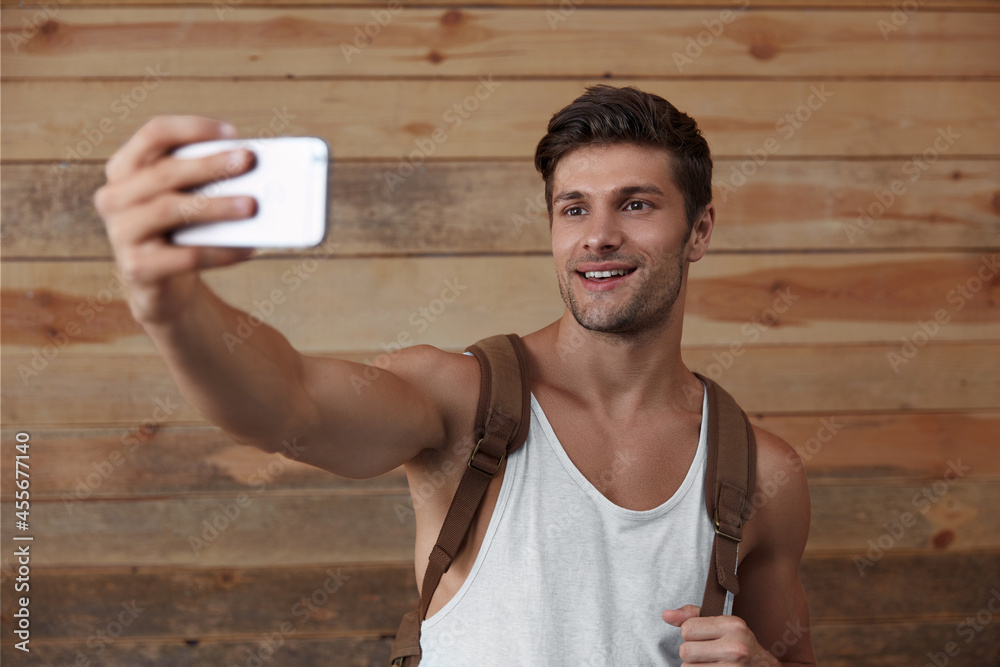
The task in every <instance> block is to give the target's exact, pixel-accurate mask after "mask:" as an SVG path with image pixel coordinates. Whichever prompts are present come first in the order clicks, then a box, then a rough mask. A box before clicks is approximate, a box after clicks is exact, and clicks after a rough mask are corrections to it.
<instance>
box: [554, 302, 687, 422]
mask: <svg viewBox="0 0 1000 667" xmlns="http://www.w3.org/2000/svg"><path fill="white" fill-rule="evenodd" d="M674 320H675V318H673V317H671V318H670V319H669V320H668V321H666V322H664V325H663V327H661V328H660V329H657V330H651V331H646V332H642V333H639V334H635V335H632V334H628V335H626V334H608V333H602V332H594V331H589V330H587V329H584V328H583V327H581V326H580V324H579V323H578V322H577V321H576V319H575V318H574V317H573V316H572V314H570V313H569V311H566V312H565V313H564V314H563V316H562V318H560V319H559V320H558V321H556V322H554V323H553V324H551V325H550V326H548V327H546V328H545V329H543V330H542V331H540V332H538V333H539V335H541V336H543V337H544V338H545V339H547V340H546V342H547V343H548V345H546V347H548V348H549V350H550V354H548V355H546V361H545V366H546V367H547V368H548V369H549V370H550V371H551V372H550V373H545V376H546V377H545V381H546V383H547V384H550V385H553V386H555V387H557V388H558V389H560V390H562V391H567V392H569V393H571V394H573V395H575V396H577V397H579V399H580V400H582V401H583V402H584V403H586V404H587V405H590V406H593V407H594V409H597V410H600V411H602V412H605V413H607V414H618V415H632V414H638V413H640V412H642V411H643V410H644V409H646V408H649V407H652V406H657V407H660V408H662V406H663V405H664V404H668V405H676V406H678V407H681V408H688V409H694V410H697V411H699V412H700V410H701V396H702V386H701V383H700V382H699V381H698V379H697V378H695V377H694V375H693V374H692V373H691V372H690V371H689V370H688V369H687V367H686V366H685V365H684V362H683V360H682V359H681V353H680V338H681V321H680V318H679V317H678V318H676V321H674ZM553 353H554V354H553Z"/></svg>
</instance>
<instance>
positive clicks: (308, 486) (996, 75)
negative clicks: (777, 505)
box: [0, 0, 1000, 666]
mask: <svg viewBox="0 0 1000 667" xmlns="http://www.w3.org/2000/svg"><path fill="white" fill-rule="evenodd" d="M283 5H287V6H283ZM743 5H744V3H741V2H735V3H734V2H729V1H728V0H712V1H711V2H705V3H701V4H698V5H693V4H692V3H689V2H683V1H681V0H678V1H676V2H674V1H670V0H664V1H657V0H630V2H629V3H628V6H627V7H623V6H619V5H618V4H616V3H612V2H609V1H608V0H603V1H601V0H586V1H584V0H579V1H574V0H561V1H559V2H557V1H556V0H487V1H486V2H481V3H477V4H476V5H475V6H474V7H463V6H458V5H452V4H450V3H446V2H423V1H421V0H413V1H411V2H402V3H396V2H393V3H389V2H387V1H383V0H377V1H376V0H371V1H368V2H366V1H363V0H357V1H355V2H346V1H345V2H341V1H338V0H288V2H287V3H284V2H281V3H278V2H272V3H254V2H251V1H249V0H244V1H241V0H215V1H214V2H211V3H210V2H207V0H205V1H192V2H189V3H186V4H185V5H175V6H171V5H166V4H163V3H160V2H157V1H156V0H149V2H143V1H140V0H133V1H125V2H108V1H107V0H92V1H72V0H60V1H59V2H48V3H44V4H41V5H30V4H27V3H22V2H14V1H13V0H4V1H3V11H2V23H3V28H2V31H3V35H2V43H0V55H2V69H3V82H2V86H0V91H2V112H3V113H2V144H0V148H2V161H0V170H2V174H0V176H2V196H0V201H2V254H3V265H2V289H3V303H2V306H3V318H2V336H3V338H2V342H3V345H2V361H3V369H2V370H3V374H2V408H0V417H2V420H3V429H2V433H0V435H2V448H0V449H2V457H3V459H2V461H3V463H2V468H3V490H2V501H3V503H2V512H3V513H2V517H3V519H2V525H3V529H2V545H3V546H2V547H0V550H2V551H0V560H2V565H3V569H2V572H3V582H2V586H3V602H2V615H3V626H4V631H3V636H2V652H0V657H2V660H3V662H4V663H5V664H12V665H69V664H72V665H98V664H99V665H116V666H117V665H261V664H275V665H288V664H294V665H320V664H323V665H376V664H385V658H386V656H387V655H388V647H389V644H390V641H391V636H392V634H393V633H394V630H395V624H396V623H397V621H398V619H399V617H400V616H401V614H402V613H403V612H404V611H405V610H407V609H408V608H409V607H410V606H411V605H412V604H413V603H414V602H415V587H414V582H413V574H412V539H413V521H412V514H411V513H410V511H409V505H408V491H407V488H406V484H405V479H404V477H403V476H402V474H401V472H400V471H395V472H393V473H391V474H387V475H385V476H383V477H380V478H376V479H372V480H367V481H361V482H356V481H348V480H341V479H337V478H335V477H333V476H331V475H327V474H324V473H321V472H319V471H316V470H313V469H309V468H307V467H305V466H302V465H300V464H296V463H294V462H291V461H288V460H285V459H282V458H278V457H270V456H266V455H263V454H260V453H256V452H254V451H249V450H246V449H241V448H239V447H237V446H236V445H234V444H233V442H231V441H230V440H229V439H228V438H227V437H225V436H224V435H222V434H221V433H220V432H219V431H218V430H216V429H214V428H212V427H210V426H208V425H207V424H205V422H204V421H202V420H201V419H200V418H199V416H198V415H197V414H196V413H195V412H194V411H193V410H192V409H191V408H190V407H189V406H187V405H186V404H185V403H184V402H183V401H182V400H181V399H180V397H179V395H178V392H177V391H176V389H175V388H174V386H173V384H172V382H171V380H170V378H169V377H168V375H167V374H166V372H165V369H164V366H163V364H162V362H161V361H160V360H159V358H158V357H157V356H156V354H155V352H154V350H153V348H152V346H151V344H150V343H149V341H148V340H147V339H146V338H145V337H144V336H143V335H142V334H141V332H140V330H139V328H138V327H137V326H136V325H135V324H134V323H133V322H132V321H131V319H130V317H129V314H128V309H127V307H126V306H125V304H124V302H123V300H122V292H121V285H120V283H118V281H117V279H116V278H115V276H114V271H113V264H112V262H111V261H110V256H109V250H108V246H107V243H106V241H105V238H104V236H103V234H102V227H101V224H100V221H99V220H98V218H97V216H96V213H95V212H94V211H93V209H92V206H91V200H90V198H91V196H92V193H93V191H94V189H95V188H96V187H98V186H99V185H100V184H101V182H102V178H103V176H102V168H103V161H104V160H105V159H106V158H107V157H108V156H109V155H110V154H111V153H112V152H113V151H114V149H115V148H116V147H117V146H119V145H120V144H121V142H122V141H124V140H125V139H126V138H127V137H128V136H130V135H131V133H132V132H133V131H134V130H135V129H136V128H137V127H138V126H140V125H141V124H142V123H143V122H144V120H145V119H146V118H148V117H149V116H152V115H154V114H161V113H199V114H205V115H212V116H216V117H221V118H227V119H230V120H232V121H234V122H235V123H236V124H237V125H238V126H239V128H240V130H241V132H242V133H243V135H245V136H262V135H267V134H268V133H270V132H272V131H277V132H278V133H279V134H287V135H302V134H315V135H319V136H323V137H324V138H326V139H327V140H328V141H329V142H330V144H331V145H332V147H333V152H334V156H335V158H334V159H335V165H334V170H333V175H332V193H333V194H332V198H331V206H332V221H333V223H332V230H331V233H330V235H329V237H328V240H327V242H326V243H325V244H324V245H323V246H322V247H321V248H320V249H318V250H316V251H310V252H308V253H299V254H271V255H268V256H266V257H262V258H260V259H258V260H257V261H254V262H251V263H248V264H246V265H243V266H241V267H239V268H235V269H232V270H227V271H222V272H218V273H215V274H212V275H210V281H211V283H212V284H213V286H215V287H216V288H217V289H218V290H219V291H220V293H222V294H223V295H224V297H226V298H227V299H229V300H231V301H232V302H234V303H236V304H238V305H240V306H242V307H244V308H246V309H256V310H257V311H258V312H260V313H261V314H263V315H264V316H265V317H266V318H267V319H268V321H269V322H270V323H272V324H274V325H275V326H277V327H278V328H279V329H280V330H282V331H283V332H285V333H286V335H288V337H289V338H290V339H291V340H292V341H293V343H294V344H295V345H297V346H298V347H300V348H301V349H303V350H306V351H309V352H312V353H316V354H324V355H344V356H348V357H350V358H354V359H362V360H368V361H374V360H375V359H376V357H378V356H379V355H380V354H383V353H384V352H385V351H386V350H391V349H392V346H393V345H394V344H395V343H396V341H398V340H400V339H403V340H407V341H412V342H421V343H424V342H426V343H432V344H435V345H439V346H442V347H444V348H447V349H455V350H458V349H461V348H462V347H464V346H465V345H466V344H467V343H469V342H471V341H473V340H475V339H477V338H478V337H480V336H483V335H487V334H491V333H496V332H499V331H504V330H508V331H516V332H519V333H522V334H523V333H527V332H529V331H532V330H533V329H535V328H537V327H539V326H542V325H544V324H546V323H548V322H549V321H551V320H553V319H554V318H556V317H557V316H558V315H559V313H560V312H561V303H560V300H559V297H558V293H557V290H556V288H555V281H554V280H553V276H552V269H551V263H550V259H549V257H548V255H547V253H548V238H547V223H546V220H545V218H544V215H543V214H542V211H543V210H544V205H543V203H542V202H541V200H540V198H539V195H540V192H541V184H540V182H539V180H538V177H537V175H536V174H535V173H534V172H533V169H532V166H531V155H532V151H533V148H534V145H535V143H536V142H537V140H538V139H539V138H540V136H541V135H542V134H543V132H544V127H545V124H546V122H547V121H548V118H549V116H550V115H551V114H552V113H553V112H555V111H556V110H557V109H559V108H560V107H562V106H563V105H564V104H566V103H568V102H569V101H570V100H571V99H573V98H574V97H575V96H576V95H578V94H579V93H580V92H581V91H582V89H583V86H584V85H585V84H587V83H589V82H595V81H609V82H612V83H616V84H624V83H636V84H637V85H640V86H641V87H643V88H646V89H649V90H651V91H654V92H657V93H659V94H662V95H664V96H666V97H667V98H668V99H670V100H672V101H673V102H674V103H675V104H677V106H679V107H680V108H681V109H683V110H686V111H687V112H689V113H691V114H692V115H693V116H694V117H695V118H696V119H698V120H699V122H700V124H701V126H702V127H703V128H704V130H705V132H706V135H707V137H708V139H709V142H710V144H711V146H712V149H713V152H714V154H715V157H716V175H715V185H716V203H717V205H718V210H719V216H718V217H719V224H718V226H717V230H716V234H715V238H714V241H713V250H712V252H711V254H710V256H709V257H708V258H706V259H705V260H704V261H703V262H702V263H700V264H698V265H696V266H695V267H694V269H693V272H692V278H691V287H690V292H691V293H690V298H689V304H688V313H687V318H688V319H687V325H686V329H685V354H686V359H687V361H688V362H689V363H690V365H691V366H692V367H693V368H695V369H698V370H701V371H703V372H706V373H708V374H709V375H711V376H713V377H715V378H717V379H719V380H720V381H721V382H722V383H723V384H724V385H725V386H726V387H727V388H729V390H730V391H731V392H733V393H734V394H735V395H736V397H737V398H738V399H739V400H740V401H741V402H743V404H744V405H745V406H746V408H747V409H748V410H749V411H751V412H752V416H753V419H754V420H755V421H756V422H757V423H759V424H761V425H762V426H764V427H766V428H769V429H772V430H773V431H775V432H776V433H778V434H779V435H781V436H783V437H784V438H786V439H787V440H788V441H789V442H790V443H792V444H793V445H794V446H795V447H796V448H797V449H798V450H799V451H800V453H801V454H802V456H803V459H804V460H805V462H806V466H807V469H808V474H809V479H810V484H811V493H812V508H813V518H812V531H811V534H810V538H809V543H808V548H807V552H806V556H805V559H804V561H803V563H802V568H801V571H802V576H803V580H804V582H805V585H806V589H807V592H808V594H809V599H810V608H811V612H812V618H813V636H814V642H815V647H816V651H817V655H818V656H819V658H820V664H823V665H827V666H834V665H836V666H847V665H852V666H857V665H886V666H888V665H923V664H925V663H927V664H939V665H940V664H945V662H942V660H945V661H947V664H952V665H996V664H1000V624H998V623H991V622H990V621H991V620H992V619H993V618H994V610H997V609H998V606H997V605H1000V520H998V519H997V514H996V508H997V506H998V505H1000V457H998V455H997V444H998V433H1000V336H998V334H1000V326H998V324H1000V317H998V314H1000V281H998V280H997V278H996V274H997V272H998V265H997V260H998V251H1000V124H998V123H997V109H998V108H1000V46H998V44H1000V41H998V37H997V36H998V35H1000V3H998V2H996V0H956V1H948V0H926V1H925V2H901V3H900V2H891V1H890V0H825V1H824V2H823V3H821V6H817V5H814V4H813V3H808V2H804V1H802V0H769V1H767V2H763V1H762V2H759V3H758V2H753V3H750V4H749V5H747V6H746V7H745V8H744V7H743ZM366 32H367V35H366ZM456 105H458V106H457V107H456ZM436 131H439V132H438V133H437V134H435V132H436ZM435 136H436V137H437V139H432V137H435ZM449 282H450V283H451V284H452V285H455V286H456V289H457V291H458V297H457V298H455V300H454V301H453V302H452V303H450V304H447V306H445V305H444V304H443V302H442V301H440V300H438V299H439V297H440V295H441V292H442V290H443V289H445V288H446V287H447V286H448V284H449ZM279 296H280V301H281V303H275V302H273V301H271V300H272V299H275V298H276V297H279ZM421 309H424V310H423V311H422V310H421ZM779 310H781V311H783V312H780V313H779V312H778V311H779ZM387 359H388V362H389V363H390V364H391V357H388V358H387ZM18 432H26V433H28V434H30V457H31V458H30V466H31V468H30V472H31V478H30V479H31V488H30V492H31V501H32V504H31V514H30V531H29V533H30V534H31V535H32V536H33V537H34V541H33V542H32V543H31V553H32V558H31V563H30V585H31V605H30V610H31V631H32V634H31V643H30V648H31V652H30V654H24V653H22V652H19V651H17V650H16V649H15V648H14V645H13V640H12V632H11V631H10V630H9V628H11V626H12V625H13V624H14V622H15V619H14V618H13V614H14V612H15V610H16V609H15V600H16V595H14V593H13V585H14V580H15V578H16V577H17V576H18V574H17V567H18V564H17V562H16V559H15V558H14V557H13V552H14V547H13V545H14V544H15V543H14V542H13V541H12V535H13V534H14V533H17V532H18V531H16V530H15V527H14V506H13V502H14V490H15V487H14V486H13V482H14V473H13V461H14V456H15V453H16V452H15V449H14V446H15V444H16V443H15V435H16V434H17V433H18ZM765 488H766V487H765ZM911 519H912V520H911ZM904 523H905V524H906V525H903V524H904ZM970 619H972V620H970ZM934 660H936V661H937V662H934Z"/></svg>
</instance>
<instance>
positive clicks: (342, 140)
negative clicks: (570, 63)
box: [0, 62, 1000, 180]
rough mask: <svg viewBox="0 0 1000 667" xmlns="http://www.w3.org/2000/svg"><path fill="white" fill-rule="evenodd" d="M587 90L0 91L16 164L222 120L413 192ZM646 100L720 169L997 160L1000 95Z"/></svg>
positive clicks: (538, 125)
mask: <svg viewBox="0 0 1000 667" xmlns="http://www.w3.org/2000/svg"><path fill="white" fill-rule="evenodd" d="M149 64H150V66H155V65H158V64H159V63H157V62H149ZM585 83H586V82H584V81H531V80H521V81H511V80H506V81H501V80H490V79H488V77H486V78H483V79H479V80H465V81H454V80H428V81H396V80H378V81H374V80H360V81H353V80H351V81H314V80H303V81H266V80H265V81H256V82H254V83H253V85H249V86H248V85H247V84H246V83H245V82H241V81H191V80H173V79H169V78H162V79H160V80H153V79H152V78H151V79H150V80H149V81H147V82H146V83H145V84H144V83H142V82H141V81H140V82H136V81H101V80H98V81H78V80H69V81H37V80H33V81H7V82H4V83H3V85H2V87H0V89H2V92H3V95H4V96H6V97H7V99H16V100H18V104H17V105H16V106H13V107H11V108H10V109H9V110H7V112H6V114H5V118H4V129H5V132H4V135H3V137H2V140H0V148H2V150H3V155H4V158H5V159H7V160H46V161H64V162H68V163H73V162H79V161H80V160H82V159H86V158H91V159H100V158H107V157H108V156H110V155H111V154H112V153H113V152H114V150H115V149H116V148H117V147H119V146H120V145H121V144H122V143H123V142H124V141H125V140H126V139H127V138H128V137H129V136H131V135H132V134H133V133H134V131H135V130H136V129H138V127H139V126H141V125H142V124H143V123H144V122H145V120H146V119H147V118H149V117H151V116H155V115H159V114H178V113H192V114H200V115H206V116H213V117H217V118H224V119H227V120H229V121H231V122H233V123H235V124H236V125H237V126H238V127H239V129H240V132H241V134H242V136H245V137H260V136H271V135H273V134H274V133H275V132H277V133H279V134H285V135H315V136H319V137H323V138H324V139H326V140H327V141H328V142H329V143H330V145H331V147H332V149H333V154H334V156H335V159H342V158H368V159H373V158H381V159H388V160H397V161H399V162H398V166H397V167H396V169H395V170H394V171H393V172H392V173H393V174H395V177H394V178H399V179H402V180H405V176H406V175H408V174H409V173H412V172H413V171H414V170H415V169H417V168H419V166H420V164H421V163H423V162H425V161H427V160H428V159H442V158H457V157H461V158H480V159H482V158H521V159H526V158H529V157H530V156H531V155H533V153H534V149H535V146H536V144H537V142H538V140H539V139H540V138H541V136H542V134H544V131H545V124H546V122H547V120H548V118H549V117H550V116H551V115H552V114H553V113H554V112H555V111H557V110H559V109H560V108H562V107H564V106H565V105H566V104H568V103H569V102H570V101H571V100H573V99H574V98H576V97H577V96H578V95H580V94H581V93H582V92H583V88H584V85H585ZM616 83H619V84H626V83H630V81H629V80H628V79H622V80H616ZM641 87H642V88H644V89H647V90H649V91H650V92H654V93H658V94H661V95H664V96H666V97H667V99H669V100H670V101H671V102H673V103H674V104H675V105H676V106H677V107H678V108H680V109H682V110H683V111H686V112H687V113H689V114H691V115H692V116H693V117H694V118H695V119H697V121H698V123H699V126H700V127H701V128H702V130H703V131H704V132H705V136H706V137H707V138H708V141H709V143H710V145H711V146H712V149H713V151H714V152H715V155H716V157H720V158H721V157H740V158H741V159H745V158H746V154H747V151H750V152H753V151H760V153H761V154H765V155H778V156H781V157H789V156H844V157H847V156H850V157H865V156H868V157H874V156H910V155H920V154H922V153H923V152H924V151H925V150H927V151H930V152H933V151H935V150H937V151H938V153H937V154H938V155H940V154H941V153H942V152H944V153H947V156H948V157H949V158H957V157H965V156H979V157H990V156H996V155H997V154H1000V128H998V126H997V124H996V123H995V122H994V109H996V108H997V107H998V106H1000V82H995V81H978V82H974V83H965V82H955V81H906V82H903V81H824V82H813V81H732V82H727V83H726V84H725V94H724V95H721V96H720V90H721V88H720V84H719V82H716V81H679V82H678V81H659V80H651V81H643V82H641ZM387 100H405V101H406V102H405V104H403V103H400V104H395V103H387V102H386V101H387ZM456 105H457V106H456ZM809 105H811V108H810V106H809ZM53 109H58V111H56V112H53V111H52V110H53ZM935 142H937V144H938V147H937V148H935ZM751 180H752V179H751Z"/></svg>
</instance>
